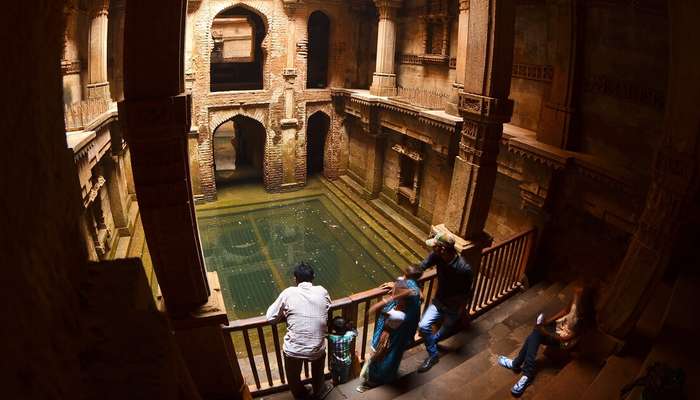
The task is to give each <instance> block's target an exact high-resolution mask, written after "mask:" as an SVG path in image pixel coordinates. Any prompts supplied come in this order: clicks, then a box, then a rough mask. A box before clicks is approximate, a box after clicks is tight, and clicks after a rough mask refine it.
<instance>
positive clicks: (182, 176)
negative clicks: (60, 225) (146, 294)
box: [119, 0, 250, 400]
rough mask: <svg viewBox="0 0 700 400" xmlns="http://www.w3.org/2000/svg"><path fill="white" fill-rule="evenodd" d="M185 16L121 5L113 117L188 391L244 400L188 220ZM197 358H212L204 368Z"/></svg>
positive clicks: (180, 6)
mask: <svg viewBox="0 0 700 400" xmlns="http://www.w3.org/2000/svg"><path fill="white" fill-rule="evenodd" d="M186 12H187V0H149V1H128V2H127V4H126V23H125V32H124V34H125V36H124V43H125V46H124V56H125V57H124V62H125V64H124V77H125V87H124V97H125V100H124V101H122V102H121V103H120V104H119V117H120V120H121V121H122V124H123V126H124V131H125V136H126V139H127V143H128V144H129V149H130V151H131V160H132V169H133V174H134V182H135V184H136V191H137V194H138V199H139V206H140V211H141V217H142V221H143V228H144V232H145V234H146V240H147V242H148V247H149V250H150V253H151V258H152V260H153V267H154V269H155V272H156V276H157V278H158V283H159V284H160V289H161V292H162V294H163V300H164V304H165V308H166V311H167V313H168V315H169V317H170V318H171V320H172V321H173V328H174V330H175V339H176V341H177V343H178V345H179V347H180V351H181V352H182V354H183V356H184V359H185V362H186V364H187V367H188V369H189V371H190V373H191V374H192V377H193V380H194V381H195V385H196V386H197V389H198V391H199V393H200V394H201V395H202V397H204V398H228V399H233V400H238V399H250V393H249V391H248V387H247V385H246V384H245V382H244V380H243V377H242V375H241V372H240V369H239V367H238V363H237V361H236V359H235V356H234V354H233V353H232V351H231V350H232V343H231V338H230V336H228V335H225V334H224V332H223V331H222V329H221V325H222V324H224V323H226V319H225V309H224V308H223V307H222V306H221V304H222V303H221V301H220V299H218V300H215V304H218V305H219V306H212V300H213V299H214V298H215V297H217V294H218V295H219V296H220V293H218V292H219V289H218V286H217V285H216V284H215V282H214V284H212V285H210V284H209V281H208V279H207V276H206V273H205V269H204V259H203V256H202V249H201V244H200V241H199V232H198V229H197V220H196V218H195V211H194V204H193V203H194V202H193V198H192V187H191V182H190V172H189V160H188V143H187V134H188V132H189V131H190V126H191V124H190V111H191V104H190V97H189V96H188V95H185V94H183V92H184V87H185V85H184V43H183V42H184V40H183V38H184V32H185V27H184V22H185V16H186ZM153 21H158V29H153ZM144 37H148V38H149V40H144ZM178 38H179V39H180V40H178ZM210 287H211V288H212V290H210ZM212 314H215V315H212ZM204 357H213V358H209V360H210V362H209V363H208V364H206V367H203V365H205V364H203V362H202V360H203V359H204ZM204 370H206V372H203V371H204Z"/></svg>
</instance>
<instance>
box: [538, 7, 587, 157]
mask: <svg viewBox="0 0 700 400" xmlns="http://www.w3.org/2000/svg"><path fill="white" fill-rule="evenodd" d="M548 3H549V4H548V5H549V10H550V21H551V23H552V26H553V27H552V31H553V32H552V39H553V41H554V46H555V53H554V57H553V61H554V62H553V67H554V77H553V79H552V86H551V89H550V91H549V98H548V99H547V101H545V102H544V104H543V107H542V113H541V115H540V129H538V131H537V140H538V141H540V142H543V143H547V144H549V145H552V146H557V147H559V148H562V149H566V148H569V147H570V142H571V140H570V137H569V134H570V131H571V119H572V115H573V108H572V107H573V103H572V101H573V97H574V81H575V72H576V51H577V46H578V44H577V39H576V38H577V29H578V26H577V25H578V24H577V7H578V0H563V1H552V2H548Z"/></svg>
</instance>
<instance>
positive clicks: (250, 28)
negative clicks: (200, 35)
mask: <svg viewBox="0 0 700 400" xmlns="http://www.w3.org/2000/svg"><path fill="white" fill-rule="evenodd" d="M211 34H212V39H213V41H214V47H213V48H212V51H211V91H212V92H220V91H227V90H259V89H263V66H264V59H263V58H264V54H263V48H262V42H263V40H264V39H265V35H266V34H267V29H266V27H265V21H263V18H262V17H261V16H260V15H259V14H257V13H255V12H254V11H252V10H250V9H248V8H247V7H244V6H235V7H231V8H227V9H226V10H224V11H222V12H220V13H219V14H217V15H216V17H214V20H213V22H212V26H211Z"/></svg>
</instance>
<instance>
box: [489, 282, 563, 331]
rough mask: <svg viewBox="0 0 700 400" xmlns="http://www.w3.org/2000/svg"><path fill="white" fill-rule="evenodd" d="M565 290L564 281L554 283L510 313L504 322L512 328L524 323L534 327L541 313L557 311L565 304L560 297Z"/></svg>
mask: <svg viewBox="0 0 700 400" xmlns="http://www.w3.org/2000/svg"><path fill="white" fill-rule="evenodd" d="M564 290H565V285H564V284H563V283H561V282H555V283H552V284H551V285H550V286H549V287H547V289H546V290H545V291H544V292H543V293H541V295H539V296H537V297H536V298H534V299H532V300H530V301H528V302H527V304H524V305H523V307H521V308H519V309H518V310H517V311H516V312H514V313H513V314H511V315H509V316H508V318H506V319H505V320H504V321H503V324H505V325H506V326H508V327H509V328H511V329H515V328H516V327H520V326H523V325H526V326H528V327H529V328H530V329H532V326H533V325H534V323H535V320H536V318H537V315H538V314H539V313H545V314H551V313H555V312H557V311H559V310H560V309H561V308H562V307H563V306H564V305H565V302H564V301H563V300H562V297H560V294H561V292H562V291H564Z"/></svg>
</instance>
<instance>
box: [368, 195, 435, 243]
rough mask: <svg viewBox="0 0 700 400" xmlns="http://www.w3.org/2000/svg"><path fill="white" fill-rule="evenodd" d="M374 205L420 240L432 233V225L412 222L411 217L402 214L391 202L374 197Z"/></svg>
mask: <svg viewBox="0 0 700 400" xmlns="http://www.w3.org/2000/svg"><path fill="white" fill-rule="evenodd" d="M370 204H371V205H372V207H374V209H375V210H377V211H379V213H381V214H382V215H383V216H385V217H387V218H389V219H391V220H393V221H394V222H395V223H396V224H397V225H398V226H399V227H400V228H401V229H403V231H404V232H405V233H407V234H408V235H410V236H412V237H413V238H414V239H416V240H418V241H423V240H425V237H426V236H428V234H429V233H430V225H429V224H425V227H424V228H422V227H421V226H418V225H416V224H414V223H413V222H411V221H410V220H409V219H407V218H406V217H404V216H403V215H401V213H399V212H397V211H396V210H394V209H393V208H392V207H391V206H390V205H389V204H387V203H386V202H384V201H383V200H382V199H373V200H371V201H370Z"/></svg>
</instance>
